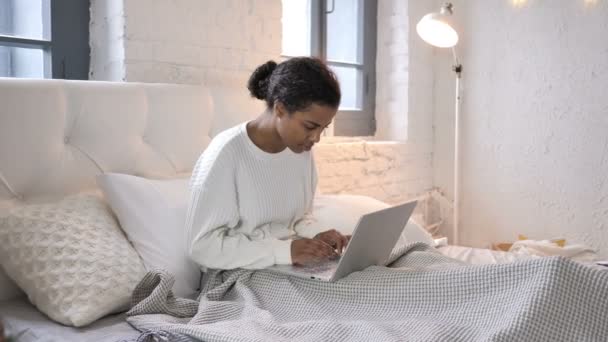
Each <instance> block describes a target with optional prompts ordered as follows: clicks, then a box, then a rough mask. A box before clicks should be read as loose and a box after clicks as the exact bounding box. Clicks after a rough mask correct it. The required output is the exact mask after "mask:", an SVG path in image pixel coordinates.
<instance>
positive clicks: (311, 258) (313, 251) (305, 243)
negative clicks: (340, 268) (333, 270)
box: [291, 239, 339, 266]
mask: <svg viewBox="0 0 608 342" xmlns="http://www.w3.org/2000/svg"><path fill="white" fill-rule="evenodd" d="M338 257H339V255H338V253H337V252H336V251H335V250H334V249H333V248H332V247H331V246H330V245H328V244H327V243H325V242H323V241H321V240H313V239H298V240H293V241H292V242H291V262H292V264H294V265H298V266H304V265H311V264H316V263H320V262H323V261H327V260H330V259H335V258H338Z"/></svg>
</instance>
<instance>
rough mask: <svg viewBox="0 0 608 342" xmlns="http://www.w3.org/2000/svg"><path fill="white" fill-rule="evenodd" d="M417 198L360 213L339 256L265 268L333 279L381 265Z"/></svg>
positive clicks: (285, 272) (298, 275) (410, 213)
mask: <svg viewBox="0 0 608 342" xmlns="http://www.w3.org/2000/svg"><path fill="white" fill-rule="evenodd" d="M416 204H417V201H413V202H408V203H405V204H400V205H396V206H394V207H390V208H386V209H382V210H379V211H376V212H373V213H369V214H366V215H363V216H361V218H360V219H359V222H358V223H357V226H356V227H355V230H354V231H353V235H352V237H351V239H350V242H349V243H348V246H347V247H346V250H345V251H344V254H343V255H342V257H341V258H340V259H339V260H331V261H327V262H323V263H320V264H316V265H311V266H292V265H275V266H271V267H269V268H267V270H269V271H273V272H280V273H284V274H289V275H293V276H296V277H301V278H308V279H316V280H322V281H336V280H338V279H340V278H342V277H345V276H347V275H349V274H351V273H352V272H357V271H361V270H363V269H365V268H367V267H369V266H374V265H382V264H383V263H384V262H385V261H386V260H387V259H388V257H389V256H390V253H391V251H392V250H393V248H394V247H395V244H396V243H397V241H398V240H399V236H400V235H401V233H402V232H403V229H404V228H405V225H406V224H407V221H408V220H409V219H410V216H411V215H412V212H413V211H414V208H416Z"/></svg>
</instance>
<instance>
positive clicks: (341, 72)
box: [330, 65, 363, 109]
mask: <svg viewBox="0 0 608 342" xmlns="http://www.w3.org/2000/svg"><path fill="white" fill-rule="evenodd" d="M330 67H331V69H332V70H333V71H334V72H335V73H336V76H338V80H339V81H340V90H341V91H342V101H341V102H340V109H361V107H362V102H363V101H362V94H363V71H361V70H358V69H357V68H355V67H347V66H335V65H333V66H332V65H330Z"/></svg>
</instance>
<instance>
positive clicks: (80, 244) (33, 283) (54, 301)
mask: <svg viewBox="0 0 608 342" xmlns="http://www.w3.org/2000/svg"><path fill="white" fill-rule="evenodd" d="M0 241H2V243H1V244H0V260H1V262H2V266H3V267H4V269H5V271H6V273H7V274H8V275H9V277H11V278H12V279H13V280H14V281H15V282H16V283H17V284H18V285H19V287H21V289H22V290H23V291H24V292H25V293H26V294H27V296H28V298H29V300H30V301H31V302H32V303H33V304H34V305H36V307H38V309H39V310H40V311H42V312H43V313H45V314H46V315H48V316H49V317H50V318H52V319H53V320H55V321H57V322H59V323H63V324H65V325H71V326H76V327H79V326H84V325H87V324H89V323H91V322H93V321H95V320H97V319H98V318H101V317H103V316H105V315H107V314H110V313H114V312H119V311H122V310H125V309H127V308H128V305H129V302H130V298H131V293H132V291H133V289H134V288H135V286H136V285H137V283H138V282H139V281H140V280H141V279H142V278H143V276H144V274H145V268H144V266H143V263H142V262H141V259H140V258H139V256H138V255H137V252H136V251H135V250H134V249H133V247H132V246H131V245H130V244H129V242H128V241H127V239H126V238H125V236H124V235H123V233H122V231H121V230H120V227H119V226H118V224H117V223H116V221H115V220H114V218H113V217H112V215H111V213H110V211H109V210H108V208H107V206H106V205H105V204H104V203H103V201H102V200H101V199H100V198H98V197H96V196H94V195H80V196H73V197H68V198H66V199H64V200H62V201H60V202H56V203H52V204H37V205H25V206H20V207H17V208H14V209H13V210H12V211H11V213H10V214H9V215H8V216H6V217H4V218H2V219H1V220H0Z"/></svg>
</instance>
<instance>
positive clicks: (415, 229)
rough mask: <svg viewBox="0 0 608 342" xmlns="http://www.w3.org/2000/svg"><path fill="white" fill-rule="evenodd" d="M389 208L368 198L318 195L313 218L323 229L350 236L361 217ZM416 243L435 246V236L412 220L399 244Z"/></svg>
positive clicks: (385, 204) (387, 205)
mask: <svg viewBox="0 0 608 342" xmlns="http://www.w3.org/2000/svg"><path fill="white" fill-rule="evenodd" d="M388 207H390V205H389V204H387V203H384V202H382V201H379V200H377V199H375V198H372V197H368V196H360V195H318V196H317V197H315V201H314V206H313V216H314V217H315V219H316V221H317V224H318V225H320V226H321V227H327V229H332V228H333V229H336V230H338V231H339V232H341V233H342V234H347V235H350V234H352V233H353V230H354V229H355V226H356V225H357V222H358V221H359V218H361V216H363V215H365V214H367V213H371V212H374V211H378V210H381V209H385V208H388ZM414 242H424V243H426V244H428V245H430V246H435V240H434V239H433V236H432V235H431V234H430V233H429V232H428V231H426V230H425V229H424V228H422V227H421V226H420V225H419V224H418V223H416V222H415V221H414V220H413V219H412V218H410V220H409V221H408V223H407V225H406V226H405V229H404V230H403V233H402V234H401V238H400V241H399V243H398V244H399V245H401V244H405V243H414Z"/></svg>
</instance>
